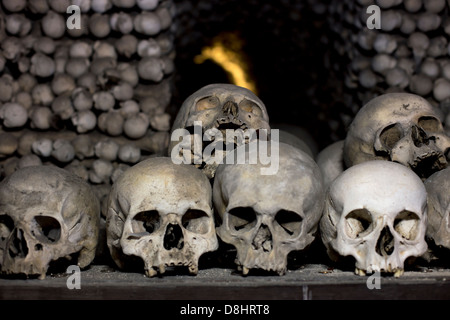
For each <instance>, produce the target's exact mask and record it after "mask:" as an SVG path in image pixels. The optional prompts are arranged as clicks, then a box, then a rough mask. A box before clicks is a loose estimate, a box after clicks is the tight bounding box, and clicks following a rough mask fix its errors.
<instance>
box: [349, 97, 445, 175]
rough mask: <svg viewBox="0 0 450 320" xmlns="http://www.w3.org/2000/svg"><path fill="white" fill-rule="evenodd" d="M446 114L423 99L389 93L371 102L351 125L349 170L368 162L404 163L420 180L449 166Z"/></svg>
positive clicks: (362, 109)
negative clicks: (444, 121) (444, 116)
mask: <svg viewBox="0 0 450 320" xmlns="http://www.w3.org/2000/svg"><path fill="white" fill-rule="evenodd" d="M442 121H443V115H442V114H441V113H440V111H439V110H438V109H437V108H434V107H433V106H432V105H431V104H430V103H428V102H427V101H426V100H425V99H424V98H422V97H420V96H418V95H415V94H411V93H387V94H383V95H381V96H378V97H376V98H374V99H372V100H371V101H369V102H368V103H367V104H366V105H365V106H364V107H363V108H361V110H360V111H359V112H358V113H357V115H356V117H355V119H354V120H353V122H352V124H351V125H350V128H349V131H348V134H347V137H346V139H345V144H344V160H345V164H346V166H347V167H351V166H353V165H355V164H358V163H361V162H364V161H368V160H390V161H395V162H398V163H401V164H403V165H405V166H407V167H409V168H411V169H412V170H413V171H414V172H416V173H417V174H418V175H419V176H420V177H421V178H423V179H426V178H427V177H428V176H430V175H431V174H432V173H433V172H436V171H438V170H441V169H444V168H445V167H446V166H447V159H446V153H448V151H449V148H450V137H449V136H448V135H447V134H446V133H445V131H444V129H443V125H442Z"/></svg>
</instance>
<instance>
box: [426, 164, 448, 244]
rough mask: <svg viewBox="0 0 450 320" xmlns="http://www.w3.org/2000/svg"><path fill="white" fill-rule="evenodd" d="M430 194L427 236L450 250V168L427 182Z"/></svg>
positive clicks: (432, 176)
mask: <svg viewBox="0 0 450 320" xmlns="http://www.w3.org/2000/svg"><path fill="white" fill-rule="evenodd" d="M425 187H426V189H427V192H428V228H427V236H428V237H430V238H431V239H433V240H434V242H435V244H436V245H438V246H443V247H445V248H447V249H450V217H449V215H450V167H448V168H446V169H444V170H441V171H438V172H436V173H434V174H433V175H431V176H430V177H429V178H428V179H427V180H425Z"/></svg>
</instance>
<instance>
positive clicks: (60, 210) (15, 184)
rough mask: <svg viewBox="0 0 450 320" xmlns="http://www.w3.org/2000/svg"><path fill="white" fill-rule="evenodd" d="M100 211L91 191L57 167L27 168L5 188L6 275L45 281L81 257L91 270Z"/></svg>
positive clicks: (0, 220) (0, 223) (0, 189)
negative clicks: (59, 264)
mask: <svg viewBox="0 0 450 320" xmlns="http://www.w3.org/2000/svg"><path fill="white" fill-rule="evenodd" d="M99 219H100V206H99V201H98V199H97V198H96V197H95V196H94V193H93V192H92V189H91V187H90V186H89V185H88V184H87V183H86V182H84V180H81V179H80V178H79V177H77V176H75V175H73V174H71V173H69V172H68V171H66V170H64V169H61V168H57V167H54V166H37V167H25V168H23V169H20V170H18V171H16V172H15V173H13V174H12V175H10V176H8V177H7V178H6V179H5V180H3V181H2V182H1V183H0V265H1V271H2V273H6V274H25V275H39V277H40V278H41V279H43V278H45V274H46V272H47V269H48V267H49V263H50V262H51V261H53V260H58V259H60V258H69V257H70V256H71V255H75V254H78V262H77V263H78V266H80V267H82V268H83V267H86V266H88V265H89V264H90V263H91V262H92V261H93V259H94V257H95V251H96V247H97V242H98V229H99Z"/></svg>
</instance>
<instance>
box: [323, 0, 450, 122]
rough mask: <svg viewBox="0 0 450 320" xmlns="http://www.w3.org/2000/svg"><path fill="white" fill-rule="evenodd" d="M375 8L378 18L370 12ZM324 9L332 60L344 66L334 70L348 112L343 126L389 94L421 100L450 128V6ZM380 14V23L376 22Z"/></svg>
mask: <svg viewBox="0 0 450 320" xmlns="http://www.w3.org/2000/svg"><path fill="white" fill-rule="evenodd" d="M373 5H375V6H377V7H378V9H379V10H378V11H377V12H376V11H374V10H373V9H369V10H368V8H370V6H373ZM326 8H327V10H326V11H325V13H324V14H325V15H326V18H325V19H327V22H328V25H329V27H330V32H331V33H332V34H333V35H334V37H331V38H332V39H334V40H333V41H332V42H330V46H333V52H334V53H335V54H336V56H335V57H333V58H332V60H334V61H341V62H340V63H333V62H332V63H331V65H332V66H333V69H334V71H335V72H336V73H337V74H339V75H343V77H341V80H342V85H341V90H340V91H341V92H340V93H339V94H338V95H339V96H340V98H341V99H343V101H344V104H345V106H346V108H347V111H346V112H341V116H342V119H340V120H341V121H342V122H343V123H344V124H346V125H349V123H350V122H351V121H352V119H353V117H354V115H355V114H356V112H358V110H359V109H360V108H361V106H362V105H364V104H365V103H367V102H368V101H369V100H370V99H372V98H374V97H375V96H378V95H380V94H381V93H387V92H410V93H414V94H417V95H420V96H422V97H424V98H426V99H427V100H428V101H429V102H430V103H431V104H432V105H433V106H437V107H439V108H440V109H441V111H442V112H443V113H444V116H445V115H446V116H447V120H446V123H449V122H450V118H448V117H450V104H449V101H450V90H449V89H450V64H449V59H448V56H449V53H450V51H449V41H448V39H449V36H450V21H449V20H448V18H447V17H448V13H449V6H448V1H446V0H430V1H428V0H357V1H352V0H348V1H347V0H346V1H334V0H331V1H329V4H328V6H327V7H326ZM375 10H376V9H375ZM376 14H378V16H377V17H378V18H380V19H378V20H373V19H374V18H376ZM374 22H379V24H378V25H377V26H375V25H374ZM368 26H369V27H370V28H369V27H368ZM375 27H376V28H375Z"/></svg>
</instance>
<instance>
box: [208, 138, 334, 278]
mask: <svg viewBox="0 0 450 320" xmlns="http://www.w3.org/2000/svg"><path fill="white" fill-rule="evenodd" d="M254 143H256V142H251V143H250V145H251V144H254ZM246 147H247V145H243V146H240V147H238V148H237V149H236V152H239V151H241V150H242V149H243V148H246ZM271 148H272V147H271ZM272 151H273V150H272ZM255 153H256V149H254V150H249V151H247V152H246V160H245V161H246V162H245V164H239V163H237V164H230V162H229V161H226V162H225V163H224V164H221V165H220V166H219V167H218V169H217V175H216V177H215V179H214V187H213V199H214V205H215V208H216V210H217V212H218V214H219V216H220V218H221V220H222V224H221V225H220V227H218V228H217V234H218V235H219V237H220V238H221V239H222V240H223V241H224V242H226V243H229V244H231V245H233V246H234V247H236V250H237V257H236V264H237V266H238V268H239V269H241V270H242V273H243V274H244V275H246V274H247V273H248V272H249V271H250V270H251V269H261V270H265V271H272V272H273V271H274V272H277V273H278V274H280V275H282V274H284V273H285V271H286V268H287V256H288V254H289V253H290V252H291V251H296V250H303V249H305V248H306V247H307V246H308V245H309V244H311V242H312V241H313V240H314V239H315V232H316V230H317V226H318V223H319V220H320V216H321V213H322V208H323V203H324V195H325V192H324V189H323V182H322V176H321V173H320V169H319V167H318V166H317V164H316V163H315V162H314V161H313V159H312V158H311V157H310V156H309V155H308V154H307V153H306V152H303V151H301V150H299V149H297V148H295V147H293V146H290V145H288V144H284V143H280V144H279V155H278V156H279V168H278V170H277V172H275V171H272V172H271V173H270V174H263V172H264V171H261V169H263V168H265V165H263V164H262V163H261V162H260V161H254V160H253V159H256V160H257V158H255V157H254V156H255ZM229 156H230V154H229V155H227V158H228V157H229ZM271 156H275V155H274V154H271ZM256 162H257V163H256ZM235 163H236V162H235ZM253 163H255V164H253Z"/></svg>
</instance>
